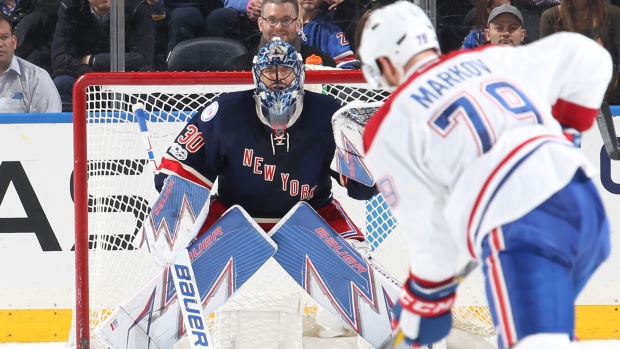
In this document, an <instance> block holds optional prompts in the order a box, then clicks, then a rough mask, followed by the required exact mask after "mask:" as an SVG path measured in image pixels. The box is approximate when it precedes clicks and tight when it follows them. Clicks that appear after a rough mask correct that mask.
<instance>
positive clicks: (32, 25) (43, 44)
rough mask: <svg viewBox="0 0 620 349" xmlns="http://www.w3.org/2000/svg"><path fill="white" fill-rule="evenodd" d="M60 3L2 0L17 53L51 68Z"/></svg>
mask: <svg viewBox="0 0 620 349" xmlns="http://www.w3.org/2000/svg"><path fill="white" fill-rule="evenodd" d="M58 3H59V1H57V0H0V9H1V10H2V11H1V12H2V13H4V14H5V15H7V16H8V17H9V18H10V21H11V26H12V28H13V32H14V34H15V36H16V37H17V50H16V51H15V54H16V55H17V56H18V57H21V58H23V59H25V60H27V61H28V62H30V63H32V64H35V65H38V66H39V67H41V68H43V69H45V70H47V71H48V72H50V71H51V65H50V62H51V53H50V52H51V47H52V36H53V35H54V28H55V27H56V21H57V19H58V17H57V15H56V12H57V11H58Z"/></svg>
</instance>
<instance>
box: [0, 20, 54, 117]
mask: <svg viewBox="0 0 620 349" xmlns="http://www.w3.org/2000/svg"><path fill="white" fill-rule="evenodd" d="M16 48H17V37H16V36H15V35H13V29H12V28H11V19H10V18H9V17H8V16H7V15H5V14H4V13H0V113H45V112H52V113H57V112H60V111H61V104H60V96H58V91H56V87H54V83H53V82H52V78H51V77H50V75H49V74H48V72H47V71H45V70H44V69H43V68H40V67H38V66H36V65H34V64H32V63H30V62H28V61H26V60H24V59H22V58H19V57H17V56H15V49H16Z"/></svg>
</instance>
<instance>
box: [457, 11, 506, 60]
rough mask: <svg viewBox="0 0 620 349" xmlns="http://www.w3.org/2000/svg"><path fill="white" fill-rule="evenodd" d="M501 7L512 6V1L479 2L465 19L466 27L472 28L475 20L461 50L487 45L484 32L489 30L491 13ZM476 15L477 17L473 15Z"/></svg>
mask: <svg viewBox="0 0 620 349" xmlns="http://www.w3.org/2000/svg"><path fill="white" fill-rule="evenodd" d="M501 5H510V0H478V4H477V5H476V7H475V8H474V9H472V10H471V11H470V12H469V13H468V14H467V16H466V17H465V25H469V26H471V23H472V19H473V25H474V26H473V28H472V30H471V31H470V32H469V34H467V36H466V37H465V40H464V41H463V45H462V46H461V49H462V50H463V49H471V48H476V47H478V46H481V45H484V44H486V43H487V39H486V38H485V36H484V30H485V29H486V28H487V23H488V21H489V14H490V13H491V11H492V10H493V9H494V8H496V7H499V6H501ZM474 13H475V16H474V15H473V14H474Z"/></svg>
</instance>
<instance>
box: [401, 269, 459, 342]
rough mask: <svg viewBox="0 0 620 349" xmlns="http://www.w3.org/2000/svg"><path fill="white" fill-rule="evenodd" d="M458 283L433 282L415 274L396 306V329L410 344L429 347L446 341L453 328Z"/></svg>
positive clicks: (403, 290)
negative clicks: (421, 278) (453, 312)
mask: <svg viewBox="0 0 620 349" xmlns="http://www.w3.org/2000/svg"><path fill="white" fill-rule="evenodd" d="M457 286H458V282H454V280H453V279H450V280H449V281H446V282H440V283H432V282H428V281H423V280H419V279H415V278H414V277H413V276H412V275H411V274H410V275H409V279H408V280H407V282H406V283H405V284H404V285H403V288H402V289H401V291H400V297H399V301H398V303H397V304H396V306H395V307H394V319H393V320H392V329H396V328H397V327H398V328H400V330H401V331H402V332H403V334H404V335H405V337H406V338H405V341H406V342H407V344H409V345H425V344H432V343H434V342H438V341H440V340H441V339H443V338H445V337H446V336H447V335H448V333H449V332H450V328H451V327H452V313H451V311H450V310H451V308H452V305H453V304H454V300H455V298H456V293H455V292H456V287H457Z"/></svg>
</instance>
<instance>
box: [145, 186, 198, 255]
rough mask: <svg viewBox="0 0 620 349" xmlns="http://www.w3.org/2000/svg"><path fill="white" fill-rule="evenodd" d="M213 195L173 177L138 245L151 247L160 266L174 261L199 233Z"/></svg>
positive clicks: (149, 219)
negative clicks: (210, 196) (210, 195)
mask: <svg viewBox="0 0 620 349" xmlns="http://www.w3.org/2000/svg"><path fill="white" fill-rule="evenodd" d="M209 194H210V190H209V189H207V188H205V187H203V186H200V185H198V184H196V183H194V182H191V181H189V180H187V179H184V178H181V177H178V176H169V177H168V178H167V180H166V183H165V184H164V187H163V188H162V191H161V193H160V195H159V198H157V200H156V201H155V204H154V205H153V208H152V209H151V212H150V213H149V215H148V217H147V218H146V219H145V220H144V222H143V224H142V229H140V233H139V234H138V236H137V237H136V239H135V240H134V246H136V247H143V248H148V250H149V252H150V253H151V254H152V255H153V256H154V257H155V261H156V262H157V264H159V265H160V266H165V265H166V264H167V263H172V262H173V261H174V260H175V258H176V257H177V255H178V253H179V251H181V250H182V249H185V248H186V247H187V246H188V245H189V244H190V242H192V240H194V238H195V237H196V235H198V232H199V231H200V228H201V227H202V224H203V223H204V221H205V219H206V218H207V213H208V212H209Z"/></svg>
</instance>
